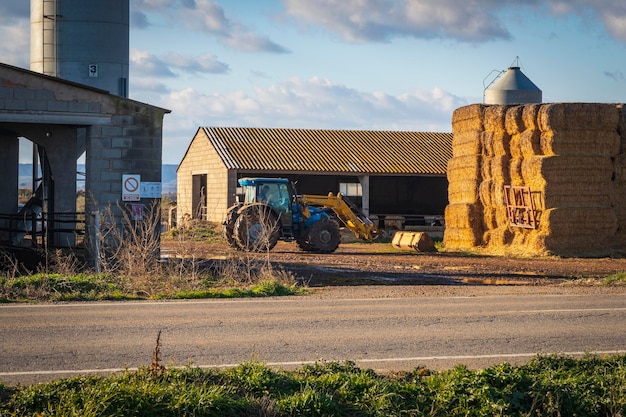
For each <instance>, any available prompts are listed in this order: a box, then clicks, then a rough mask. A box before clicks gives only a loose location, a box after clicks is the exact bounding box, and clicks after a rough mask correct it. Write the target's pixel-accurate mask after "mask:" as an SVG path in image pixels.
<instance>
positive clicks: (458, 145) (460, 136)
mask: <svg viewBox="0 0 626 417" xmlns="http://www.w3.org/2000/svg"><path fill="white" fill-rule="evenodd" d="M483 134H484V133H483V132H481V131H478V130H466V131H463V132H458V133H454V135H453V137H452V157H456V156H468V155H480V154H481V153H482V150H483V138H482V137H483Z"/></svg>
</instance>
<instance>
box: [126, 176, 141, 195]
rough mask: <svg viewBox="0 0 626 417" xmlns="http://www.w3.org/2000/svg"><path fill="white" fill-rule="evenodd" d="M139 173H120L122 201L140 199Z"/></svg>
mask: <svg viewBox="0 0 626 417" xmlns="http://www.w3.org/2000/svg"><path fill="white" fill-rule="evenodd" d="M140 186H141V175H133V174H130V175H122V201H139V200H140V199H141V192H140V190H139V187H140Z"/></svg>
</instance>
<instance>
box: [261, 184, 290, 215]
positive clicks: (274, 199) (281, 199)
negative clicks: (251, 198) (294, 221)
mask: <svg viewBox="0 0 626 417" xmlns="http://www.w3.org/2000/svg"><path fill="white" fill-rule="evenodd" d="M257 202H260V203H266V204H267V205H269V206H271V207H274V209H276V211H278V212H280V213H288V212H289V211H290V206H291V204H290V203H291V197H290V195H289V187H287V184H285V183H266V184H258V185H257Z"/></svg>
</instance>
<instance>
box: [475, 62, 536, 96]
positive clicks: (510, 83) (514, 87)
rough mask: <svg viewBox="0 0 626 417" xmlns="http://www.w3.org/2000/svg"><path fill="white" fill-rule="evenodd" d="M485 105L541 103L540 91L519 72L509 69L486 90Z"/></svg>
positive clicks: (516, 68)
mask: <svg viewBox="0 0 626 417" xmlns="http://www.w3.org/2000/svg"><path fill="white" fill-rule="evenodd" d="M484 101H485V104H522V103H541V90H540V89H539V87H537V86H536V85H535V84H534V83H533V82H532V81H530V79H528V77H526V76H525V75H524V73H523V72H522V71H520V68H519V67H509V69H507V70H506V71H503V72H502V73H500V76H499V77H497V78H496V79H495V80H494V81H493V82H492V83H491V84H490V85H489V86H488V87H487V88H486V89H485V97H484Z"/></svg>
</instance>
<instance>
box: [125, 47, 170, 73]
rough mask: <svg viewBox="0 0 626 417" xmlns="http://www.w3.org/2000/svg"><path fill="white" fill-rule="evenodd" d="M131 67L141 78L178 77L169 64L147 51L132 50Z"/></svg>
mask: <svg viewBox="0 0 626 417" xmlns="http://www.w3.org/2000/svg"><path fill="white" fill-rule="evenodd" d="M130 65H131V66H132V67H133V71H134V72H137V73H138V75H140V76H153V77H165V78H172V77H176V74H175V73H174V72H173V71H172V70H171V69H170V66H169V64H168V63H166V62H165V61H163V60H162V59H160V58H158V57H157V56H156V55H154V54H151V53H149V52H146V51H140V50H138V49H132V50H131V51H130Z"/></svg>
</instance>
